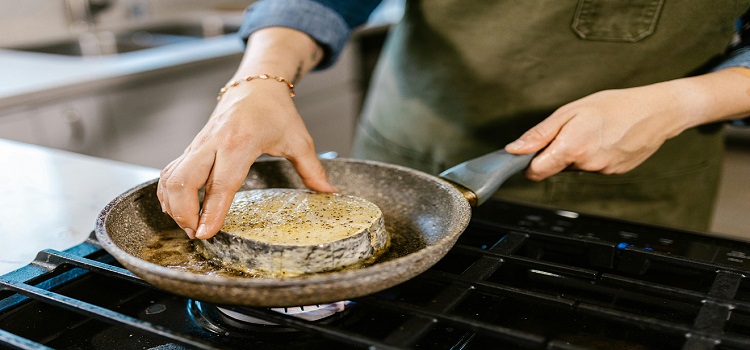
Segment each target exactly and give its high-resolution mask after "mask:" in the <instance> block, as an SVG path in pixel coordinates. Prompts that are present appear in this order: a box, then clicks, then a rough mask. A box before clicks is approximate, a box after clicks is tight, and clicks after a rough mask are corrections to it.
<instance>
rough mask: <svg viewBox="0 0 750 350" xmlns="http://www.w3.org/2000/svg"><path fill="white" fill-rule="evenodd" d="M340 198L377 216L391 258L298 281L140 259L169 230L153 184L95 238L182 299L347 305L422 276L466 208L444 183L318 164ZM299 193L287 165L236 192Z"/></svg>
mask: <svg viewBox="0 0 750 350" xmlns="http://www.w3.org/2000/svg"><path fill="white" fill-rule="evenodd" d="M323 165H324V166H325V168H326V170H327V171H328V175H329V178H330V180H331V182H332V184H333V185H334V186H336V187H337V188H338V189H339V190H340V191H341V192H342V193H344V194H351V195H354V196H359V197H363V198H365V199H367V200H369V201H371V202H373V203H375V204H376V205H377V206H378V207H380V209H381V210H382V211H383V216H384V218H385V222H386V228H387V229H388V230H389V232H391V233H393V234H394V238H393V242H392V245H398V246H397V247H394V246H392V247H391V249H392V250H393V251H394V252H398V257H395V258H393V259H389V260H387V261H383V262H379V263H376V264H374V265H371V266H368V267H365V268H361V269H353V270H343V271H336V272H328V273H323V274H313V275H309V276H304V277H294V278H284V279H272V278H240V277H222V276H213V275H202V274H195V273H189V272H185V271H182V270H175V269H171V268H168V267H165V266H160V265H157V264H154V263H151V262H148V261H145V260H144V259H142V258H141V257H139V252H140V250H141V247H142V246H143V245H144V244H145V242H146V240H147V238H148V237H149V236H151V235H154V234H156V233H158V232H160V231H164V230H169V229H174V228H175V227H176V225H175V223H174V221H172V219H171V218H170V217H169V216H168V215H166V214H164V213H162V212H161V209H160V205H159V201H158V199H157V197H156V180H153V181H149V182H146V183H144V184H141V185H139V186H136V187H135V188H133V189H131V190H129V191H127V192H125V193H123V194H122V195H120V196H118V197H117V198H115V199H114V200H113V201H112V202H110V203H109V204H108V205H107V206H106V207H105V208H104V209H103V210H102V212H101V213H100V214H99V217H98V218H97V223H96V236H97V238H98V240H99V241H100V242H101V244H102V246H103V247H104V249H106V250H107V251H108V252H109V253H110V254H112V255H113V256H114V257H115V258H116V259H117V260H118V261H119V262H120V263H122V264H123V266H125V267H126V268H127V269H129V270H130V271H132V272H133V273H134V274H136V275H137V276H139V277H141V278H143V279H144V280H146V281H147V282H149V283H151V284H153V285H154V286H157V287H159V288H161V289H164V290H167V291H169V292H172V293H176V294H180V295H183V296H186V297H189V298H193V299H198V300H203V301H208V302H213V303H219V304H228V305H246V306H295V305H311V304H317V303H325V302H332V301H338V300H346V299H350V298H355V297H358V296H363V295H367V294H372V293H375V292H378V291H380V290H383V289H386V288H389V287H392V286H394V285H396V284H399V283H401V282H404V281H407V280H409V279H411V278H412V277H414V276H416V275H418V274H420V273H422V272H424V271H425V270H427V269H428V268H429V267H431V266H432V265H434V264H435V263H436V262H437V261H438V260H440V259H441V258H442V257H443V256H444V255H445V254H446V253H447V252H448V250H450V248H451V247H453V245H454V244H455V242H456V240H457V239H458V237H459V235H460V234H461V233H462V232H463V231H464V229H465V228H466V226H467V225H468V223H469V219H470V216H471V208H470V206H469V204H468V202H467V201H466V199H464V197H463V195H462V194H461V192H459V191H458V190H456V189H455V188H454V187H453V186H451V185H449V184H448V183H447V182H445V181H443V180H441V179H439V178H437V177H435V176H432V175H428V174H425V173H422V172H419V171H415V170H412V169H409V168H405V167H400V166H395V165H390V164H386V163H380V162H372V161H361V160H351V159H333V160H323ZM251 188H304V186H303V184H302V182H301V181H300V179H299V176H298V175H297V174H296V172H295V171H294V169H293V168H292V166H291V165H290V163H289V162H288V161H286V160H280V159H266V160H261V161H258V162H256V163H255V164H254V165H253V166H252V168H251V169H250V173H249V174H248V177H247V180H246V182H245V184H244V185H243V189H251Z"/></svg>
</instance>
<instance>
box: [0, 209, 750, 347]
mask: <svg viewBox="0 0 750 350" xmlns="http://www.w3.org/2000/svg"><path fill="white" fill-rule="evenodd" d="M749 255H750V243H747V242H739V241H732V240H727V239H722V238H716V237H709V236H705V235H701V234H699V233H691V232H685V231H679V230H670V229H665V228H659V227H652V226H646V225H640V224H635V223H628V222H622V221H616V220H611V219H604V218H598V217H591V216H585V215H579V214H577V213H572V212H565V211H556V210H547V209H541V208H535V207H526V206H521V205H516V204H510V203H505V202H495V201H493V202H488V203H486V204H484V205H483V206H482V207H480V208H478V209H476V210H475V212H474V217H473V218H472V223H471V225H470V226H469V228H468V229H467V230H466V232H464V234H462V236H461V237H460V238H459V240H458V243H457V244H456V246H455V247H454V248H453V249H452V250H451V251H450V252H449V253H448V255H446V257H445V258H443V259H442V260H441V261H440V262H438V263H437V264H436V265H435V266H434V267H432V268H431V269H429V270H428V271H427V272H425V273H423V274H421V275H419V276H417V277H416V278H414V279H412V280H410V281H407V282H405V283H402V284H400V285H397V286H395V287H393V288H390V289H387V290H385V291H382V292H379V293H376V294H373V295H370V296H366V297H362V298H356V299H354V300H352V304H351V305H350V306H349V308H348V309H347V310H346V311H344V312H341V313H338V314H336V315H335V316H332V317H331V318H328V319H325V320H324V321H318V322H309V321H304V320H300V319H296V318H292V317H289V316H287V315H282V314H279V313H277V312H274V311H271V310H268V309H262V308H243V307H233V306H226V307H227V308H228V309H231V310H234V311H241V312H243V313H245V314H248V315H251V316H253V317H256V318H259V319H263V320H266V321H271V322H274V323H276V324H279V325H278V326H264V325H257V324H248V323H245V322H241V321H237V320H233V319H230V318H227V317H226V316H224V315H223V314H222V313H221V312H218V311H217V309H216V307H215V306H214V305H210V304H205V303H201V302H199V301H194V300H188V299H186V298H183V297H180V296H177V295H175V294H172V293H169V292H167V291H161V290H158V289H155V288H152V287H150V286H149V285H148V284H146V283H145V282H143V281H141V280H140V279H138V278H137V277H135V276H133V275H132V274H131V273H130V272H128V271H127V270H124V269H122V268H121V267H120V265H119V264H118V263H117V262H116V261H115V260H114V259H113V258H112V257H111V256H110V255H109V254H107V253H106V252H105V251H104V250H103V249H101V248H100V247H99V246H98V245H97V242H96V241H95V240H93V239H90V240H89V241H87V243H83V244H81V245H78V246H76V247H73V248H71V249H68V250H66V251H64V252H57V251H43V252H40V254H39V256H38V257H37V259H36V260H35V262H34V263H32V264H30V265H28V266H26V267H24V268H22V269H19V270H17V271H15V272H12V273H10V274H6V275H4V276H2V278H0V348H2V347H6V348H20V349H43V348H56V349H57V348H59V349H114V348H116V349H184V348H228V349H237V348H255V347H257V348H264V349H268V348H271V349H273V348H279V349H282V348H283V349H289V348H295V349H320V348H334V349H336V348H424V349H436V348H439V349H490V348H497V349H515V348H521V349H595V348H602V347H608V348H612V349H748V348H750V277H748V276H750V258H749Z"/></svg>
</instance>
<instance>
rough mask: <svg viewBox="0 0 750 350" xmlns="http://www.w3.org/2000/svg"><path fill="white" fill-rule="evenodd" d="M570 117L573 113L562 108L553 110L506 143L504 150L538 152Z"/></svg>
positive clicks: (520, 152) (524, 152)
mask: <svg viewBox="0 0 750 350" xmlns="http://www.w3.org/2000/svg"><path fill="white" fill-rule="evenodd" d="M572 118H573V114H568V113H566V112H564V111H563V110H558V111H555V113H552V115H550V116H549V117H547V119H545V120H543V121H542V122H541V123H539V124H537V125H536V126H534V127H533V128H531V129H529V130H528V131H526V132H525V133H524V134H523V135H521V137H519V138H518V139H517V140H515V141H513V142H511V143H509V144H507V145H506V146H505V150H506V151H508V152H509V153H515V154H527V153H532V152H538V151H539V150H541V149H542V148H544V147H546V146H547V145H548V144H549V143H550V142H552V140H553V139H554V138H555V136H557V134H558V133H559V132H560V129H562V127H563V126H565V124H566V123H567V122H568V121H569V120H570V119H572Z"/></svg>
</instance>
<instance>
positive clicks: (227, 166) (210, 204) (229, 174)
mask: <svg viewBox="0 0 750 350" xmlns="http://www.w3.org/2000/svg"><path fill="white" fill-rule="evenodd" d="M259 156H260V154H253V155H251V156H250V157H246V156H245V154H244V153H237V154H221V153H219V154H217V156H216V162H215V164H214V167H213V169H212V170H211V174H210V175H209V177H208V180H207V181H206V187H205V196H204V199H203V208H202V210H201V214H200V221H199V225H198V230H197V232H196V235H195V237H196V238H198V239H208V238H211V237H213V236H214V235H216V233H217V232H219V230H220V229H221V226H222V225H223V224H224V218H225V217H226V215H227V212H228V211H229V207H230V206H231V205H232V201H233V200H234V195H235V193H236V192H237V190H238V189H239V188H240V187H241V186H242V183H243V182H244V181H245V178H246V177H247V173H248V171H249V169H250V165H251V164H252V163H253V162H254V161H255V159H257V158H258V157H259Z"/></svg>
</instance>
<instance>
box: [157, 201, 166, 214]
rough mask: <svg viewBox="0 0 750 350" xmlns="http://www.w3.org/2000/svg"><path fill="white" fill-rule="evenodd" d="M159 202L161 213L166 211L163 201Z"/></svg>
mask: <svg viewBox="0 0 750 350" xmlns="http://www.w3.org/2000/svg"><path fill="white" fill-rule="evenodd" d="M159 204H161V212H162V213H166V212H167V207H165V206H164V202H159Z"/></svg>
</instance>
